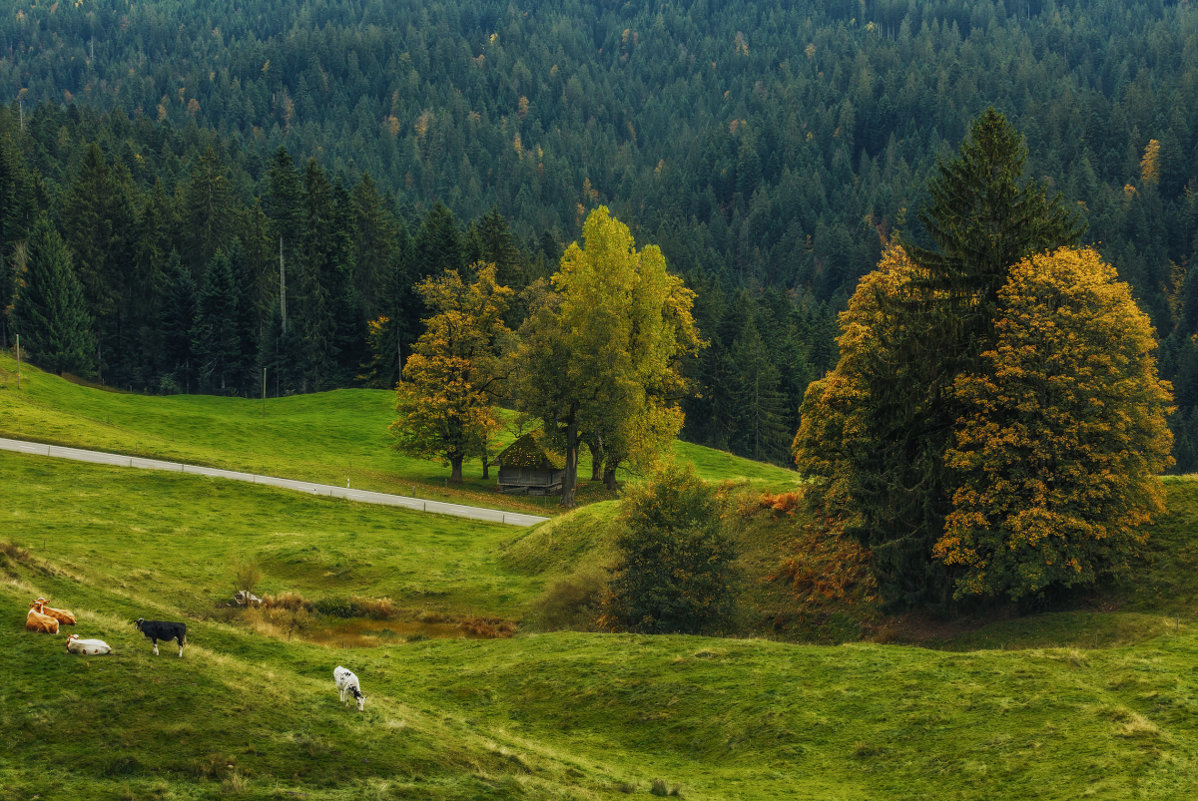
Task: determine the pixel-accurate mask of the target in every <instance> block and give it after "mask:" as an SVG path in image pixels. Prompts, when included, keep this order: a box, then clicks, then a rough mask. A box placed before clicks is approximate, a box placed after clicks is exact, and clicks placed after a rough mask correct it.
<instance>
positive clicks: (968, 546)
mask: <svg viewBox="0 0 1198 801" xmlns="http://www.w3.org/2000/svg"><path fill="white" fill-rule="evenodd" d="M999 304H1000V305H999V309H1000V317H999V319H998V320H997V322H996V324H995V327H996V329H997V342H996V344H995V347H994V348H993V349H992V350H988V351H986V352H985V353H983V354H982V367H983V369H982V370H981V371H979V372H974V373H968V374H965V375H962V376H960V377H958V379H957V381H956V385H955V388H954V389H955V393H956V395H957V396H958V398H960V400H961V402H962V403H963V404H964V407H965V416H964V417H963V419H962V420H960V421H959V422H958V425H957V426H956V442H955V447H954V448H953V449H951V450H950V451H949V452H948V463H949V467H950V468H952V469H953V470H954V471H955V472H956V474H957V481H956V482H955V484H956V490H955V492H954V495H953V510H952V512H951V514H949V516H948V519H947V521H946V525H945V529H944V534H943V536H942V537H941V538H940V540H939V541H938V542H937V543H936V547H935V555H936V556H937V558H940V559H942V560H944V561H945V562H946V563H948V564H949V565H960V566H962V567H963V568H964V574H963V575H962V576H961V577H960V578H959V579H958V581H957V584H956V592H957V594H958V595H959V596H965V595H1009V596H1011V597H1015V598H1018V597H1021V596H1024V595H1028V594H1032V593H1036V592H1038V591H1040V590H1042V589H1044V588H1045V587H1048V586H1050V585H1058V586H1062V587H1070V586H1073V585H1075V584H1086V583H1091V582H1093V581H1094V580H1095V578H1097V577H1098V576H1101V575H1102V574H1104V573H1109V572H1110V571H1111V570H1112V569H1115V568H1118V567H1120V566H1123V565H1125V564H1126V563H1127V560H1128V557H1129V556H1130V555H1131V554H1133V553H1135V551H1136V550H1137V548H1138V546H1139V545H1140V544H1142V543H1143V541H1144V539H1145V537H1146V536H1147V535H1146V531H1145V530H1144V529H1143V528H1141V526H1142V525H1143V524H1144V523H1147V522H1149V521H1150V520H1151V519H1152V517H1154V516H1155V515H1157V514H1160V513H1161V512H1162V511H1164V493H1163V490H1162V487H1161V482H1160V479H1159V478H1158V477H1157V474H1158V473H1159V472H1160V471H1161V470H1163V469H1164V468H1165V467H1166V466H1167V465H1168V464H1169V462H1170V458H1169V451H1170V446H1171V444H1172V437H1171V436H1170V433H1169V428H1168V426H1167V425H1166V420H1165V416H1166V413H1167V411H1168V406H1169V402H1170V391H1169V387H1168V385H1167V384H1165V383H1163V382H1161V381H1160V380H1159V379H1158V377H1157V370H1156V362H1155V360H1154V358H1153V356H1152V353H1153V351H1154V350H1155V348H1156V340H1155V337H1154V335H1153V329H1152V326H1151V324H1150V323H1149V320H1148V317H1147V315H1145V314H1144V313H1143V312H1142V311H1141V310H1140V309H1139V308H1138V307H1137V306H1136V303H1135V301H1134V299H1133V298H1132V295H1131V291H1130V288H1129V287H1128V286H1127V284H1124V283H1122V282H1120V281H1118V280H1117V277H1116V274H1115V270H1114V268H1112V267H1111V266H1110V265H1109V264H1106V263H1105V262H1103V261H1102V259H1101V258H1100V257H1099V255H1098V254H1097V253H1096V252H1094V251H1093V250H1088V249H1087V250H1075V249H1061V250H1058V251H1056V252H1054V253H1045V254H1038V255H1035V256H1032V257H1030V258H1027V259H1024V260H1022V261H1020V262H1019V263H1018V264H1017V265H1015V267H1014V268H1013V269H1012V271H1011V274H1010V278H1009V280H1008V281H1007V283H1006V285H1005V286H1004V287H1003V288H1002V289H1001V290H1000V291H999Z"/></svg>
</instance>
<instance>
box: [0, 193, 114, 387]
mask: <svg viewBox="0 0 1198 801" xmlns="http://www.w3.org/2000/svg"><path fill="white" fill-rule="evenodd" d="M26 252H27V258H26V261H25V271H24V275H23V276H22V281H21V283H22V286H21V287H20V290H19V291H18V293H17V297H16V303H15V304H14V307H13V318H14V323H15V326H14V327H15V329H16V333H18V334H20V335H21V346H22V348H23V349H24V350H25V352H27V353H28V354H29V360H30V361H32V362H33V363H35V364H38V365H40V366H42V367H44V368H45V369H47V370H52V371H54V372H56V373H58V374H60V375H61V374H62V373H66V372H72V373H80V374H87V373H90V372H91V371H92V369H93V366H94V364H95V362H94V357H93V354H94V348H95V341H94V340H93V338H92V335H91V332H90V330H89V328H90V326H91V323H92V320H91V317H90V316H89V315H88V313H87V309H86V307H85V305H84V301H83V287H82V285H81V284H80V282H79V279H78V278H77V277H76V276H75V272H74V270H73V269H72V267H71V256H70V253H69V252H68V251H67V247H66V244H64V243H63V241H62V237H61V236H59V234H58V231H57V230H56V229H55V228H54V225H53V223H51V222H50V218H49V217H48V216H47V215H46V214H45V213H44V212H43V213H42V214H41V215H39V216H38V218H37V222H35V223H34V226H33V230H32V231H31V232H30V235H29V241H28V243H27V251H26Z"/></svg>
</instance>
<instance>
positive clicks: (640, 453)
mask: <svg viewBox="0 0 1198 801" xmlns="http://www.w3.org/2000/svg"><path fill="white" fill-rule="evenodd" d="M583 240H584V243H585V244H584V245H579V244H578V243H573V244H571V245H570V247H568V248H567V249H566V252H565V254H563V256H562V259H561V266H560V269H559V270H558V272H557V273H555V274H554V275H553V278H552V289H551V290H547V291H546V290H543V289H542V291H540V293H539V295H538V297H537V298H536V299H535V300H534V301H533V303H532V304H531V305H530V314H529V317H528V319H527V320H526V321H525V323H524V325H523V326H522V327H521V338H522V344H521V348H520V351H519V354H518V359H517V361H518V364H519V371H518V375H519V381H518V387H517V390H516V392H515V400H516V403H517V404H518V405H519V406H520V407H521V408H522V409H523V410H524V411H527V412H529V413H531V414H533V415H535V416H537V417H539V418H540V419H541V420H542V421H543V422H544V425H545V430H546V433H547V434H549V435H550V436H551V437H552V438H554V439H555V440H556V441H558V442H560V443H562V445H563V448H564V452H565V456H566V476H565V479H564V481H563V486H562V505H563V506H571V505H573V503H574V489H575V485H576V481H577V471H578V450H579V445H580V444H581V443H582V442H584V441H594V442H601V443H602V451H603V455H602V458H603V459H604V461H605V462H610V465H611V468H612V470H613V476H614V466H615V465H616V464H617V463H619V462H620V461H624V460H629V459H632V460H647V459H648V457H649V456H650V455H651V454H653V453H656V452H657V451H659V450H660V449H661V448H662V447H663V446H664V444H665V443H667V442H669V441H670V440H671V439H673V438H674V436H676V435H677V433H678V431H679V429H680V428H681V426H682V420H683V416H682V410H681V407H680V405H679V400H680V399H681V397H682V393H683V388H684V386H685V382H684V380H683V377H682V373H681V370H680V365H679V362H680V359H681V357H682V356H683V355H684V354H686V353H688V352H694V351H695V350H697V349H698V347H699V346H700V339H699V335H698V331H697V329H696V328H695V326H694V320H693V319H692V317H691V307H692V304H693V299H694V295H693V293H692V292H691V291H690V290H688V289H686V287H684V286H683V284H682V281H681V280H680V279H679V278H677V277H675V276H673V275H671V274H670V273H669V272H668V271H667V269H666V262H665V257H664V256H662V254H661V250H660V249H658V248H657V247H656V246H653V245H649V246H647V247H645V248H644V249H643V250H642V251H640V252H638V251H637V250H636V249H635V247H634V243H633V239H632V234H631V233H630V232H629V231H628V227H627V226H625V225H624V224H623V223H621V222H619V221H618V220H616V219H614V218H613V217H612V216H611V215H610V213H609V212H608V210H607V208H606V207H602V206H601V207H599V208H598V209H596V210H595V211H593V212H591V214H590V215H588V217H587V220H586V223H585V224H584V226H583Z"/></svg>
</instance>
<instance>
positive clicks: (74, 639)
mask: <svg viewBox="0 0 1198 801" xmlns="http://www.w3.org/2000/svg"><path fill="white" fill-rule="evenodd" d="M67 653H68V654H83V655H84V656H98V655H100V654H110V653H112V647H111V646H110V645H109V644H108V643H106V642H104V641H103V640H81V639H79V635H78V634H72V635H71V636H69V637H67Z"/></svg>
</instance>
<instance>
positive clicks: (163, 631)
mask: <svg viewBox="0 0 1198 801" xmlns="http://www.w3.org/2000/svg"><path fill="white" fill-rule="evenodd" d="M134 625H135V626H137V630H138V631H140V632H141V633H142V634H144V635H146V637H148V638H149V640H150V642H152V643H154V656H158V641H159V640H162V641H163V642H170V641H171V640H175V641H177V642H178V643H179V656H183V641H184V640H186V639H187V624H186V623H169V622H167V621H163V620H146V619H145V618H144V617H139V618H138V619H137V623H135V624H134Z"/></svg>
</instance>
